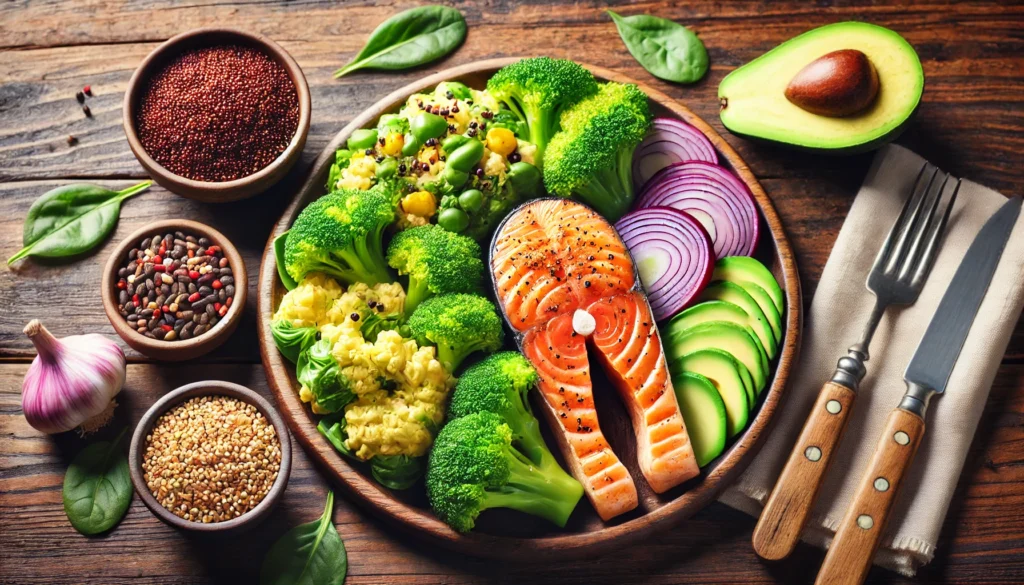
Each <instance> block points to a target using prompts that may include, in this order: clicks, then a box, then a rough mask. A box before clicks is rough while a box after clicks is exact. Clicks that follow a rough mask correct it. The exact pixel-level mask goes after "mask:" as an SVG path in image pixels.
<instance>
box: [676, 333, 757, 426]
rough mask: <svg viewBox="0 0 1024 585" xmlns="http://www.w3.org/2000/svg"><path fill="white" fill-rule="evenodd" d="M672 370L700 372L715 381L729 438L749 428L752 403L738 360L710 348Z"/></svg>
mask: <svg viewBox="0 0 1024 585" xmlns="http://www.w3.org/2000/svg"><path fill="white" fill-rule="evenodd" d="M672 371H673V374H674V373H675V372H676V371H678V372H689V373H693V374H700V375H701V376H704V377H705V378H707V379H708V380H710V381H711V383H712V384H713V385H714V386H715V390H717V391H718V394H719V395H720V396H721V397H722V403H723V404H724V405H725V418H726V422H727V431H728V436H729V438H732V437H735V436H736V435H738V434H739V433H740V431H742V430H743V429H745V428H746V427H747V420H748V419H749V417H750V403H749V402H748V401H747V391H746V389H744V387H743V382H742V380H740V374H739V371H738V370H737V364H736V360H735V359H733V357H732V356H731V355H729V354H728V353H725V352H721V351H715V350H710V349H706V350H703V351H698V352H695V353H691V354H689V355H685V356H683V357H681V358H679V360H678V361H676V362H674V363H673V364H672Z"/></svg>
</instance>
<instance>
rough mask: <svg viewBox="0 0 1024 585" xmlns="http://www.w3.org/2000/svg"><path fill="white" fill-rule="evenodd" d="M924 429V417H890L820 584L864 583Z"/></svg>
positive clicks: (894, 413)
mask: <svg viewBox="0 0 1024 585" xmlns="http://www.w3.org/2000/svg"><path fill="white" fill-rule="evenodd" d="M924 429H925V424H924V419H922V418H921V417H919V416H917V415H916V414H914V413H912V412H908V411H906V410H902V409H900V408H897V409H895V410H893V411H892V414H890V415H889V418H888V419H887V420H886V422H885V430H883V431H882V436H881V437H879V438H878V446H877V447H875V453H874V455H872V456H871V462H870V463H868V467H867V469H865V470H863V471H861V472H860V473H861V479H860V486H859V487H858V488H857V491H856V492H855V493H854V495H853V500H852V501H851V502H850V507H849V508H848V509H847V510H846V515H845V516H843V520H842V521H841V522H840V523H839V530H837V531H836V536H835V538H834V539H832V544H831V546H829V549H828V553H827V554H826V555H825V561H824V562H823V563H822V564H821V569H819V571H818V578H817V579H816V580H815V582H814V584H815V585H860V584H861V583H863V582H864V579H865V577H867V574H868V570H869V569H871V561H872V559H873V558H874V556H875V551H876V550H878V545H879V544H881V543H882V534H883V533H884V532H885V527H886V525H887V524H888V523H889V513H890V512H891V511H892V507H893V504H895V503H896V498H898V497H899V495H900V486H902V485H903V476H904V475H905V474H906V472H907V470H908V469H910V465H911V464H912V463H913V461H914V455H915V454H917V448H918V447H919V446H920V445H921V439H923V438H924ZM851 473H857V472H856V471H855V470H851Z"/></svg>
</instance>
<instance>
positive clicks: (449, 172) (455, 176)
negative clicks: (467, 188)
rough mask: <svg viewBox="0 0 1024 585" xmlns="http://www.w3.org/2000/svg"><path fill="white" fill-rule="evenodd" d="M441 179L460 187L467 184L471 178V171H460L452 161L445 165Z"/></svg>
mask: <svg viewBox="0 0 1024 585" xmlns="http://www.w3.org/2000/svg"><path fill="white" fill-rule="evenodd" d="M441 179H442V180H443V181H444V182H445V183H448V184H449V185H451V186H452V187H454V188H456V189H458V188H459V187H461V186H463V185H465V184H466V181H467V180H468V179H469V173H467V172H466V171H460V170H459V169H456V168H455V167H453V166H452V165H451V163H448V164H447V165H445V167H444V170H443V171H441Z"/></svg>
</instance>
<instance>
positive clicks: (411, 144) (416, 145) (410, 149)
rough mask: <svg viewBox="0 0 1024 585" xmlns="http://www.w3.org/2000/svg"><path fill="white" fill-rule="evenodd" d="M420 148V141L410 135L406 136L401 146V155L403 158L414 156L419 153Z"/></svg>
mask: <svg viewBox="0 0 1024 585" xmlns="http://www.w3.org/2000/svg"><path fill="white" fill-rule="evenodd" d="M421 146H423V141H422V140H419V139H418V138H416V137H415V136H413V135H412V134H406V135H405V142H404V143H403V144H402V154H404V155H405V156H415V155H416V153H417V152H419V151H420V147H421Z"/></svg>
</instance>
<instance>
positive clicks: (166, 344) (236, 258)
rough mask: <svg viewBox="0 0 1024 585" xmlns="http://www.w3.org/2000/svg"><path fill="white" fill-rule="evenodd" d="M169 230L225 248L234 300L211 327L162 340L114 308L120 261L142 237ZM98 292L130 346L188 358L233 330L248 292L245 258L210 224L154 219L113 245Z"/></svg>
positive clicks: (176, 358)
mask: <svg viewBox="0 0 1024 585" xmlns="http://www.w3.org/2000/svg"><path fill="white" fill-rule="evenodd" d="M168 231H182V232H185V233H186V234H187V235H194V236H196V237H197V238H198V237H206V238H208V239H209V240H210V241H211V242H213V243H214V244H215V245H217V246H220V247H221V250H223V251H224V257H225V258H227V259H228V262H229V263H230V264H229V266H230V267H231V272H232V276H234V278H235V300H234V301H232V302H231V308H229V309H228V312H227V314H226V315H224V317H223V318H222V319H221V320H220V321H218V322H217V324H216V325H214V326H213V328H212V329H210V330H209V331H207V332H206V333H204V334H202V335H200V336H199V337H193V338H192V339H185V340H175V341H161V340H159V339H150V338H148V337H146V336H145V335H142V334H141V333H139V332H138V331H136V330H135V329H133V328H132V327H130V326H129V325H128V321H127V320H126V319H125V318H124V317H122V316H121V312H120V311H118V308H117V301H118V299H117V295H118V290H117V271H118V270H119V269H120V268H121V267H122V262H123V261H124V259H125V258H126V257H127V255H128V251H129V250H131V249H132V248H133V247H136V246H138V245H139V242H140V241H141V240H142V238H144V237H147V236H152V235H155V234H157V233H160V234H163V233H166V232H168ZM101 286H102V289H101V292H100V295H101V296H102V297H103V310H104V311H106V313H107V319H110V324H111V325H113V326H114V331H116V332H117V334H118V335H120V336H121V339H123V340H124V342H125V343H127V344H128V345H129V346H131V348H132V349H134V350H135V351H138V352H139V353H142V354H145V355H147V356H149V357H151V358H153V359H156V360H162V361H168V362H177V361H183V360H190V359H193V358H196V357H199V356H201V355H203V354H205V353H209V352H211V351H213V350H214V349H216V348H217V347H219V346H220V345H221V344H223V343H224V342H225V341H227V339H228V337H231V334H232V333H234V332H235V329H236V328H237V327H238V323H239V321H241V320H242V311H244V310H245V297H246V293H247V292H248V288H249V287H248V280H247V275H246V272H245V262H243V261H242V255H241V254H239V253H238V249H237V248H235V246H234V244H232V243H231V242H230V241H229V240H228V239H227V238H226V237H225V236H224V234H222V233H220V232H218V231H217V230H215V229H213V228H212V227H210V226H208V225H205V224H201V223H199V222H197V221H190V220H187V219H167V220H163V221H157V222H153V223H151V224H147V225H146V226H144V227H141V228H139V229H137V230H135V231H134V232H132V233H131V234H130V235H129V236H128V237H126V238H125V239H124V240H122V241H121V243H120V244H118V245H117V247H116V248H114V251H113V252H112V253H111V254H110V258H109V259H108V260H107V265H106V267H104V269H103V281H102V285H101Z"/></svg>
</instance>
